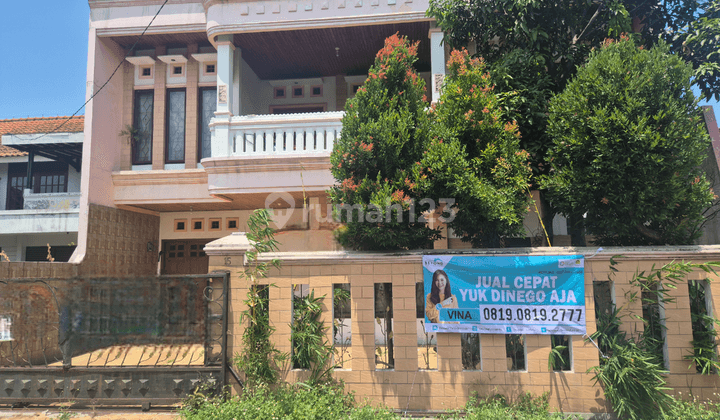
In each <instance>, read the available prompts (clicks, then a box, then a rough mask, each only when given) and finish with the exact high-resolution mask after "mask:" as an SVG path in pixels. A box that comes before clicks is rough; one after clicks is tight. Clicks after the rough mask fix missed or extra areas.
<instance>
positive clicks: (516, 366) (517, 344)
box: [505, 334, 526, 371]
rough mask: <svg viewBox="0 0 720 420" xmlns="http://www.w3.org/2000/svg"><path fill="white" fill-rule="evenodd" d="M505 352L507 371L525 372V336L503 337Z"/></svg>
mask: <svg viewBox="0 0 720 420" xmlns="http://www.w3.org/2000/svg"><path fill="white" fill-rule="evenodd" d="M505 352H506V355H507V364H508V370H509V371H518V370H525V369H526V367H525V366H526V363H525V336H524V335H520V334H507V335H505Z"/></svg>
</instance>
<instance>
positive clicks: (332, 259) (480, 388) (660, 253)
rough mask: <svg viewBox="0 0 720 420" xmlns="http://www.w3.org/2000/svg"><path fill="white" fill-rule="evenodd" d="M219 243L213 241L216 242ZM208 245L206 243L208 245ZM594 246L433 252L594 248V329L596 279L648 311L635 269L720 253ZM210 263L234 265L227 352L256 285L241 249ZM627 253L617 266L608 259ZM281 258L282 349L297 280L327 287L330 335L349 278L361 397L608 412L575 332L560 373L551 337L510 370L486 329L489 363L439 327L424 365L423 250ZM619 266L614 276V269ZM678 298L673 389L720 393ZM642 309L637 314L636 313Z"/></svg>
mask: <svg viewBox="0 0 720 420" xmlns="http://www.w3.org/2000/svg"><path fill="white" fill-rule="evenodd" d="M209 246H211V245H209ZM206 249H207V248H206ZM597 251H598V250H597V249H596V248H533V249H529V248H528V249H503V250H464V251H459V250H454V251H453V250H449V251H441V250H435V251H429V252H428V253H447V254H458V255H460V253H462V255H477V256H481V257H482V256H490V255H574V254H584V255H586V264H585V294H586V296H585V297H586V314H587V317H586V322H587V332H588V334H591V333H593V332H594V331H595V330H596V320H595V310H594V309H595V308H594V302H593V281H604V280H608V278H609V277H610V278H611V279H612V281H613V287H614V295H615V300H616V304H617V306H623V305H625V306H626V307H629V309H632V310H635V311H636V313H638V314H640V315H641V314H642V312H641V311H642V308H641V307H640V303H635V304H633V305H628V302H627V301H626V299H625V292H627V291H632V290H631V286H630V280H631V279H632V278H633V276H634V275H635V273H636V272H637V271H643V270H645V271H647V270H650V269H651V268H652V267H653V265H654V266H655V267H659V266H661V265H663V264H665V263H669V262H671V261H673V260H678V261H679V260H685V261H692V262H695V263H702V262H709V261H720V247H719V246H704V247H703V246H700V247H698V246H689V247H662V248H632V249H629V248H622V249H606V250H603V251H600V252H597ZM208 254H209V255H210V270H211V271H212V270H230V271H231V273H232V274H231V295H230V298H231V307H230V315H229V316H230V325H229V329H230V340H229V341H230V349H229V354H235V353H238V352H241V351H242V344H241V335H242V332H243V328H244V327H243V325H241V324H240V323H239V313H240V311H242V310H243V309H244V305H243V303H242V301H243V299H244V298H245V296H246V293H247V291H248V287H249V284H248V282H247V281H246V280H245V279H243V278H241V277H240V276H239V275H238V272H239V271H240V270H241V268H242V264H243V256H242V254H241V253H238V252H236V251H229V250H228V249H227V247H226V248H225V249H224V250H223V251H217V252H211V251H209V252H208ZM620 254H622V255H624V256H625V258H623V259H622V260H621V262H620V264H618V265H617V266H615V268H617V270H618V271H617V272H615V273H612V272H611V269H610V257H612V256H613V255H620ZM271 257H277V258H280V259H281V260H282V261H283V265H282V268H281V269H280V270H273V271H272V272H271V275H270V277H269V278H267V279H263V280H262V281H261V283H264V284H274V285H275V286H276V287H271V288H270V289H269V290H270V314H271V322H272V325H273V326H274V327H275V328H276V332H275V334H274V336H273V339H274V341H275V344H276V346H277V348H278V349H279V350H281V351H284V352H290V351H291V341H290V338H291V331H290V322H291V318H292V312H291V311H292V309H291V308H292V285H294V284H308V285H309V286H310V289H312V290H314V291H315V294H316V295H325V296H326V298H325V300H324V307H323V310H324V312H323V315H322V316H323V321H324V322H325V325H326V326H329V327H330V328H328V332H327V334H328V337H327V338H328V340H329V341H330V342H332V337H331V335H332V333H331V331H332V327H331V326H332V319H331V318H332V303H331V299H330V297H331V296H332V288H333V284H342V283H347V284H350V288H351V317H352V327H351V328H352V349H351V354H352V360H351V361H350V363H349V364H346V366H345V367H347V369H343V370H336V371H335V372H334V375H335V377H336V378H337V379H341V380H343V381H344V382H345V384H346V386H347V388H348V389H349V390H351V391H355V392H356V395H357V397H358V398H359V399H363V398H366V397H367V398H370V399H371V400H373V401H377V402H383V403H385V404H387V405H389V406H390V407H392V408H396V409H402V410H404V409H406V408H409V409H410V410H445V409H452V408H458V407H460V406H462V405H463V404H464V403H465V402H466V401H467V398H468V397H469V396H470V395H471V394H472V393H473V392H476V391H477V392H478V393H480V394H481V395H492V394H496V393H500V394H504V395H506V396H509V397H511V398H513V397H517V396H518V395H519V394H521V393H525V392H531V393H533V394H535V395H540V394H542V393H544V392H548V393H549V394H550V401H551V404H552V406H553V407H554V408H555V409H558V410H562V411H564V412H585V413H600V412H607V411H609V407H608V404H607V402H606V400H605V398H604V394H603V390H602V388H601V386H600V385H599V384H594V383H593V380H592V375H591V374H590V373H588V372H587V371H588V369H590V368H591V367H593V366H596V365H598V363H599V354H598V350H597V349H596V348H595V347H594V346H593V345H592V344H591V343H589V342H586V341H585V340H584V339H583V337H581V336H572V337H571V349H572V353H571V354H572V356H571V358H572V370H571V371H566V372H552V371H550V370H549V368H548V355H549V353H550V348H551V347H550V336H547V335H528V336H526V355H527V356H526V360H527V363H526V367H527V369H526V370H525V371H519V372H518V371H508V360H507V354H506V348H505V336H504V335H494V334H483V335H481V337H480V343H481V358H482V364H481V366H482V370H481V371H464V370H463V364H462V356H461V341H460V334H457V333H441V334H438V337H437V359H438V363H437V367H438V368H437V370H423V369H419V363H418V340H417V326H416V325H417V319H416V296H415V293H416V292H415V284H416V283H418V282H422V280H423V279H422V254H421V253H400V254H387V253H351V252H330V253H321V252H318V253H280V254H276V255H272V256H265V257H263V258H271ZM611 273H612V276H611ZM707 278H708V275H707V274H706V273H704V272H702V271H699V270H698V271H697V272H693V273H691V274H690V275H689V276H688V280H696V279H697V280H701V279H707ZM710 280H715V281H712V282H711V287H710V291H711V294H712V296H713V298H714V297H715V296H720V283H719V282H718V281H717V279H715V278H714V276H712V277H711V278H710ZM375 283H392V285H393V290H392V291H393V300H392V302H393V307H394V319H393V323H394V343H395V367H394V369H393V370H376V364H375V342H376V341H375V328H376V327H375V326H376V324H377V320H376V319H375V316H374V306H373V305H374V297H373V295H374V287H373V286H374V284H375ZM670 294H671V297H674V298H675V301H674V302H673V303H670V304H667V305H666V306H665V315H666V319H667V321H666V326H667V340H666V343H667V353H668V367H669V371H670V374H669V376H668V379H667V380H668V385H669V386H671V387H672V388H674V392H678V391H681V392H682V393H683V394H685V395H687V394H688V393H690V392H692V394H693V395H696V396H698V397H699V398H702V399H707V398H709V399H717V395H716V394H715V393H717V392H718V386H719V385H720V378H719V377H718V376H717V375H715V376H702V375H700V374H697V373H696V372H695V367H694V366H688V365H689V363H690V362H688V361H687V360H685V359H684V356H686V355H688V354H690V352H691V349H692V346H691V344H690V341H691V340H692V325H691V320H690V302H689V297H688V288H687V286H685V285H680V287H678V288H677V290H672V291H671V293H670ZM712 302H713V309H712V310H713V313H715V314H718V313H720V307H718V300H717V299H713V300H712ZM638 311H639V312H638ZM622 328H623V329H624V330H625V331H626V332H628V333H630V334H635V333H636V332H637V331H642V329H643V325H642V323H641V322H639V321H637V320H632V319H625V322H624V324H623V327H622ZM304 375H306V373H305V372H304V371H302V370H292V369H288V370H287V371H286V373H285V379H286V380H288V381H295V380H299V379H302V378H303V377H304Z"/></svg>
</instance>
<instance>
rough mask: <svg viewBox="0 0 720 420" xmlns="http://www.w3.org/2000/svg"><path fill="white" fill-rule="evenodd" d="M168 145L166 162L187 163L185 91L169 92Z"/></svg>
mask: <svg viewBox="0 0 720 420" xmlns="http://www.w3.org/2000/svg"><path fill="white" fill-rule="evenodd" d="M167 93H168V94H167V144H166V145H165V147H166V150H165V162H167V163H182V162H185V90H168V92H167Z"/></svg>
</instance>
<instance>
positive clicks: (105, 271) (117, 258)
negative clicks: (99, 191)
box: [71, 204, 160, 277]
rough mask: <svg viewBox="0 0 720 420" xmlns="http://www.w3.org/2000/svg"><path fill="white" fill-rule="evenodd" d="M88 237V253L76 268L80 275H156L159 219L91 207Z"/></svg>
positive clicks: (92, 205) (97, 206)
mask: <svg viewBox="0 0 720 420" xmlns="http://www.w3.org/2000/svg"><path fill="white" fill-rule="evenodd" d="M87 235H88V236H87V252H86V254H85V258H84V260H82V262H81V264H80V267H79V273H80V275H83V276H96V277H100V276H113V277H122V276H140V275H154V274H155V272H156V269H157V259H158V250H159V243H158V238H159V235H160V218H159V217H158V216H153V215H150V214H143V213H135V212H132V211H128V210H121V209H117V208H113V207H106V206H99V205H96V204H90V206H89V211H88V233H87ZM76 255H77V252H76ZM71 262H72V260H71Z"/></svg>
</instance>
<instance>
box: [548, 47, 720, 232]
mask: <svg viewBox="0 0 720 420" xmlns="http://www.w3.org/2000/svg"><path fill="white" fill-rule="evenodd" d="M691 76H692V68H691V67H690V66H689V65H687V64H685V63H683V62H682V60H680V59H679V58H678V57H675V56H672V55H670V54H669V53H668V47H667V46H666V45H664V44H660V45H658V46H657V47H654V48H652V49H650V50H644V49H640V48H638V47H637V46H636V44H635V42H634V41H632V40H631V39H625V40H623V41H621V42H617V43H615V42H607V43H606V44H605V46H604V47H603V48H602V49H601V50H597V51H595V52H593V53H592V54H591V55H590V60H589V61H588V63H587V64H586V65H585V66H584V67H582V68H580V69H579V70H578V73H577V75H576V77H575V78H574V79H573V80H572V81H571V82H570V83H568V85H567V87H566V89H565V90H564V91H563V92H562V93H561V94H559V95H557V96H556V97H555V98H554V99H553V100H552V102H551V104H550V115H549V120H548V134H549V135H550V137H551V138H552V140H553V146H552V148H551V149H550V151H549V154H548V156H549V160H550V162H551V163H552V166H553V172H552V173H551V174H550V175H549V176H547V177H545V178H543V180H542V185H543V186H544V187H545V188H546V189H547V196H548V198H549V200H550V201H551V203H552V204H553V206H554V207H555V208H556V209H557V210H558V211H559V212H561V213H563V214H565V215H585V218H584V223H585V228H586V229H587V233H589V234H592V235H595V236H596V241H595V243H596V244H601V245H665V244H688V243H692V241H693V240H694V239H695V238H697V237H698V236H699V234H700V227H701V226H702V223H703V221H704V220H703V216H702V212H703V211H704V210H705V209H706V208H707V207H708V206H710V205H711V203H712V202H713V199H714V195H713V193H712V192H711V191H710V186H709V184H708V182H707V181H706V180H705V177H704V175H703V173H702V170H701V168H700V165H701V163H702V161H703V159H704V157H705V153H706V151H705V148H706V147H707V144H708V137H707V133H706V132H705V129H704V127H703V126H702V124H701V123H700V120H699V117H700V111H699V109H698V107H697V100H696V98H695V97H694V95H693V93H692V91H691V88H690V78H691Z"/></svg>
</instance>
